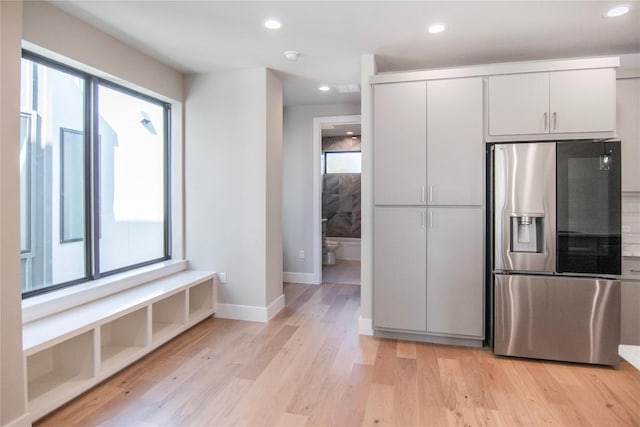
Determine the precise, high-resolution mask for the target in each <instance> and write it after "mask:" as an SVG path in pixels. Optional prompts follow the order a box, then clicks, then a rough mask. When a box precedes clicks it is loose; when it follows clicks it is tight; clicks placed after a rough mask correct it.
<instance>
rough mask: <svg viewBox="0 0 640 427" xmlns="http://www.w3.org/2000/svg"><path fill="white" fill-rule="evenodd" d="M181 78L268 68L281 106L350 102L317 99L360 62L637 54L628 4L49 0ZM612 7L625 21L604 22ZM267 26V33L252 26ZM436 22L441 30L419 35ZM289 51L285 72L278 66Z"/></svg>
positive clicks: (399, 65)
mask: <svg viewBox="0 0 640 427" xmlns="http://www.w3.org/2000/svg"><path fill="white" fill-rule="evenodd" d="M53 3H54V4H55V5H56V6H58V7H60V8H62V9H63V10H65V11H67V12H68V13H70V14H72V15H75V16H77V17H79V18H81V19H83V20H85V21H87V22H89V23H90V24H92V25H94V26H96V27H98V28H100V29H102V30H103V31H105V32H107V33H110V34H112V35H113V36H115V37H117V38H118V39H120V40H122V41H124V42H125V43H127V44H129V45H131V46H134V47H136V48H137V49H139V50H141V51H143V52H145V53H147V54H148V55H150V56H153V57H155V58H157V59H159V60H161V61H162V62H165V63H167V64H169V65H171V66H173V67H174V68H176V69H178V70H181V71H183V72H185V73H206V72H212V71H220V70H227V69H234V68H248V67H260V66H264V67H268V68H271V69H273V70H276V71H277V73H278V75H279V76H280V78H281V79H282V80H283V82H284V87H285V103H286V104H289V105H292V104H328V103H343V102H359V99H360V98H359V94H338V93H336V92H335V90H332V91H330V92H319V91H318V90H317V88H318V86H320V84H329V85H334V84H342V83H356V82H359V80H360V55H362V54H364V53H374V54H376V58H377V64H378V69H379V71H398V70H408V69H420V68H442V67H451V66H459V65H471V64H481V63H492V62H505V61H520V60H529V59H545V58H561V57H576V56H590V55H610V54H621V53H631V52H640V1H637V0H635V1H629V0H623V1H622V2H617V1H515V0H512V1H480V0H478V1H376V2H374V1H289V2H275V1H253V2H248V1H154V0H146V1H77V0H72V1H53ZM620 3H624V4H630V5H632V9H631V12H630V13H628V14H627V15H624V16H622V17H618V18H614V19H608V18H604V17H603V13H604V12H605V11H606V10H607V9H608V8H609V7H611V6H613V5H617V4H620ZM271 17H276V18H278V19H279V20H280V21H282V23H283V27H282V28H281V29H279V30H275V31H273V30H267V29H265V28H264V27H263V25H262V24H263V22H264V21H265V20H266V19H267V18H271ZM436 21H440V22H444V23H446V25H447V27H448V28H447V30H446V31H445V32H444V33H441V34H438V35H430V34H429V33H428V32H427V31H426V27H427V26H428V25H429V24H430V23H433V22H436ZM285 50H297V51H299V52H300V53H301V56H300V58H299V60H298V61H297V62H289V61H287V60H286V59H285V58H284V55H283V52H284V51H285Z"/></svg>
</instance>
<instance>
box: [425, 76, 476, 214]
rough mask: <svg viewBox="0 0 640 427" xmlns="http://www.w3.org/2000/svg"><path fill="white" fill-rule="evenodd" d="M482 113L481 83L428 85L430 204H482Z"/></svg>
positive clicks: (467, 80) (473, 79)
mask: <svg viewBox="0 0 640 427" xmlns="http://www.w3.org/2000/svg"><path fill="white" fill-rule="evenodd" d="M482 109H483V98H482V79H481V78H470V79H454V80H437V81H430V82H428V83H427V185H428V190H427V194H428V196H427V200H428V203H429V204H431V205H482V204H483V194H484V193H483V187H484V185H483V184H484V148H485V147H484V140H483V128H482V121H483V114H482Z"/></svg>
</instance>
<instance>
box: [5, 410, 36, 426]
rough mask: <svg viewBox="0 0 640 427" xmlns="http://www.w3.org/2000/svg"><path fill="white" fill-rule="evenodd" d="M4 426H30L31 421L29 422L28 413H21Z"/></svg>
mask: <svg viewBox="0 0 640 427" xmlns="http://www.w3.org/2000/svg"><path fill="white" fill-rule="evenodd" d="M4 427H31V422H29V414H28V413H27V414H22V415H21V416H19V417H18V418H16V419H15V420H13V421H10V422H8V423H7V424H5V425H4Z"/></svg>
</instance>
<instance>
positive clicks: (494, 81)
mask: <svg viewBox="0 0 640 427" xmlns="http://www.w3.org/2000/svg"><path fill="white" fill-rule="evenodd" d="M548 124H549V73H531V74H513V75H506V76H492V77H489V135H530V134H538V133H546V132H548Z"/></svg>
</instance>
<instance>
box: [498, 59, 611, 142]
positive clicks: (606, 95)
mask: <svg viewBox="0 0 640 427" xmlns="http://www.w3.org/2000/svg"><path fill="white" fill-rule="evenodd" d="M488 92H489V93H488V97H489V135H490V136H506V135H544V134H549V135H554V136H559V135H561V134H581V133H602V132H608V133H610V134H613V132H614V131H615V114H616V113H615V112H616V106H615V97H616V91H615V71H614V70H613V69H612V68H601V69H587V70H570V71H554V72H549V73H546V72H545V73H526V74H513V75H503V76H491V77H489V91H488Z"/></svg>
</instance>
